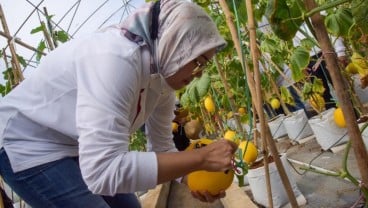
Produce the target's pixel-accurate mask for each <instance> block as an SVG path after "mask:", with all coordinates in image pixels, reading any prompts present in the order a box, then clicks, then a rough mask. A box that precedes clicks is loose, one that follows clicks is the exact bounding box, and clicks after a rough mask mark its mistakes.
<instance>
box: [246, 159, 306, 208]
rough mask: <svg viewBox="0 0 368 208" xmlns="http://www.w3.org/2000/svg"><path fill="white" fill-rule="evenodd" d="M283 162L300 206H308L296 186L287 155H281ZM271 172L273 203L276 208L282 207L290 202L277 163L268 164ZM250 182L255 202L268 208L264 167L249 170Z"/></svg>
mask: <svg viewBox="0 0 368 208" xmlns="http://www.w3.org/2000/svg"><path fill="white" fill-rule="evenodd" d="M280 159H281V162H282V164H283V166H284V168H285V171H286V174H287V176H288V178H289V181H290V184H291V188H292V190H293V192H294V195H295V197H296V198H297V202H298V205H299V206H301V205H304V204H306V199H305V197H304V196H303V194H302V193H301V192H300V190H299V188H298V187H297V185H296V182H295V180H294V178H293V177H292V175H291V173H290V166H289V163H288V161H287V157H286V154H281V155H280ZM268 166H269V172H270V182H271V191H272V201H273V206H274V207H276V208H277V207H282V206H284V205H286V204H287V203H288V202H289V198H288V196H287V194H286V191H285V188H284V185H283V183H282V181H281V178H280V175H279V173H278V170H277V167H276V164H275V162H272V163H270V164H268ZM247 178H248V182H249V186H250V189H251V191H252V194H253V197H254V200H255V201H256V202H257V203H259V204H261V205H262V206H265V207H268V198H267V197H268V196H267V187H266V177H265V170H264V166H262V167H259V168H256V169H249V171H248V174H247Z"/></svg>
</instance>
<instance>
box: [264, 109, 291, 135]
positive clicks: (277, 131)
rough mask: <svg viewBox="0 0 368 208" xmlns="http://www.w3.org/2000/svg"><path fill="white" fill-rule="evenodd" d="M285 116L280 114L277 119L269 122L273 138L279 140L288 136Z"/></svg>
mask: <svg viewBox="0 0 368 208" xmlns="http://www.w3.org/2000/svg"><path fill="white" fill-rule="evenodd" d="M284 119H285V115H284V114H279V115H277V116H276V117H274V118H272V119H271V120H270V121H268V126H269V127H270V131H271V135H272V138H274V139H278V138H281V137H284V136H286V135H287V132H286V129H285V126H284V122H283V121H284Z"/></svg>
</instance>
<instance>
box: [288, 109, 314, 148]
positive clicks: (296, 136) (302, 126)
mask: <svg viewBox="0 0 368 208" xmlns="http://www.w3.org/2000/svg"><path fill="white" fill-rule="evenodd" d="M284 126H285V129H286V132H287V135H288V137H289V138H290V139H291V140H294V141H298V140H300V139H303V138H305V137H307V136H310V135H312V134H313V131H312V128H311V127H310V125H309V123H308V117H307V115H306V114H305V112H304V110H303V109H300V110H298V111H295V112H293V113H292V114H291V115H288V116H286V117H285V119H284Z"/></svg>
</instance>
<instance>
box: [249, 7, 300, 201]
mask: <svg viewBox="0 0 368 208" xmlns="http://www.w3.org/2000/svg"><path fill="white" fill-rule="evenodd" d="M245 3H246V7H247V14H248V30H249V38H250V49H251V54H252V61H253V66H254V67H255V69H254V75H255V82H256V86H255V88H256V92H257V94H256V97H257V103H256V108H257V113H258V116H259V120H260V123H261V137H262V138H266V139H267V140H266V141H267V142H268V147H269V148H270V150H271V154H272V156H273V159H274V161H275V164H276V167H277V170H278V172H279V175H280V178H281V181H282V183H283V185H284V187H285V191H286V193H287V195H288V198H289V201H290V205H291V206H292V207H298V203H297V201H296V198H295V194H294V192H293V189H292V187H291V184H290V181H289V178H288V176H287V174H286V171H285V169H284V166H283V165H282V162H281V159H280V157H279V153H278V150H277V147H276V144H275V141H274V140H273V138H272V136H271V132H270V129H269V127H268V125H267V127H266V121H265V117H264V113H263V110H262V109H263V105H262V92H261V79H260V72H259V66H258V63H259V50H258V48H257V40H256V30H255V21H254V16H253V15H254V14H253V6H252V1H251V0H245ZM253 96H254V95H253ZM253 96H252V97H253ZM267 156H268V155H265V157H264V158H267ZM265 162H267V160H265ZM266 166H268V163H265V167H266ZM267 171H268V170H267ZM266 173H267V172H266ZM268 188H270V187H268ZM268 200H269V203H270V204H271V203H272V198H271V199H270V198H269V199H268ZM271 205H272V204H271ZM270 207H272V206H270Z"/></svg>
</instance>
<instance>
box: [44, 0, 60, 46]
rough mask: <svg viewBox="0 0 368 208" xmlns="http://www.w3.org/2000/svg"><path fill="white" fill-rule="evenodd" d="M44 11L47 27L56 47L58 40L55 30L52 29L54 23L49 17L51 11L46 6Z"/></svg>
mask: <svg viewBox="0 0 368 208" xmlns="http://www.w3.org/2000/svg"><path fill="white" fill-rule="evenodd" d="M43 12H44V13H45V16H46V20H47V28H48V31H49V34H50V36H51V39H52V43H53V46H54V48H56V47H57V41H56V40H55V36H54V31H53V29H52V24H51V19H49V18H48V17H49V13H48V12H47V9H46V7H44V8H43Z"/></svg>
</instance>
